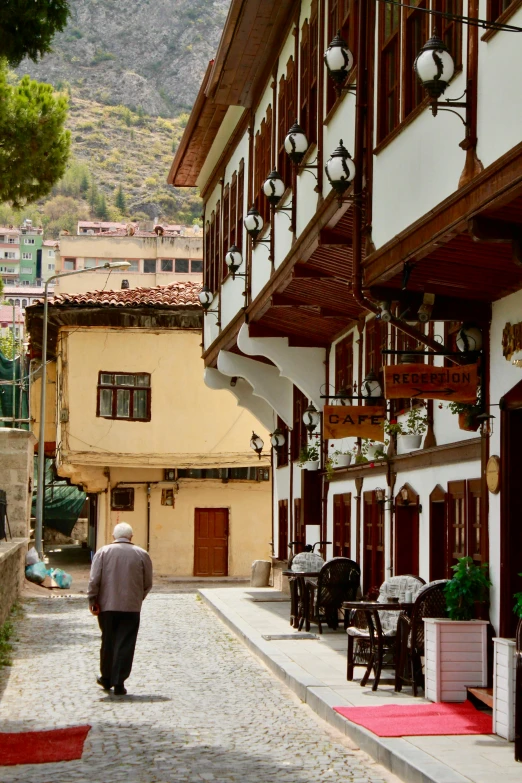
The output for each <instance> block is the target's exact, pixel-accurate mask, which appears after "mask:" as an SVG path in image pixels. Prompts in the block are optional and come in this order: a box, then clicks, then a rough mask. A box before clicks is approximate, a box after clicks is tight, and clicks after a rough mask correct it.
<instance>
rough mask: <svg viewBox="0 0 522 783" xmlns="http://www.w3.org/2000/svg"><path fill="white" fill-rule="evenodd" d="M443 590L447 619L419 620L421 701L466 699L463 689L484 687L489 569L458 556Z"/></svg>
mask: <svg viewBox="0 0 522 783" xmlns="http://www.w3.org/2000/svg"><path fill="white" fill-rule="evenodd" d="M453 572H454V575H453V578H452V579H450V580H449V581H448V583H447V584H446V586H445V589H444V593H445V597H446V612H447V615H448V618H449V619H443V618H440V619H439V618H433V617H427V618H424V626H425V631H424V635H425V643H424V649H425V676H426V686H425V695H426V698H428V699H431V701H435V702H438V701H465V700H466V698H467V691H466V689H467V688H469V687H485V686H486V685H487V679H488V675H487V628H488V625H489V621H488V620H476V619H473V618H474V617H476V616H477V614H483V608H482V607H484V606H485V605H487V602H488V595H489V588H490V587H491V582H490V580H489V577H488V566H487V564H485V563H482V564H481V565H476V564H475V563H474V562H473V559H472V558H471V557H461V558H460V559H459V561H458V563H457V565H455V566H453Z"/></svg>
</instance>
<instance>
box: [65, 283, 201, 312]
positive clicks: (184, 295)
mask: <svg viewBox="0 0 522 783" xmlns="http://www.w3.org/2000/svg"><path fill="white" fill-rule="evenodd" d="M200 290H201V283H195V282H189V281H187V282H180V281H176V282H175V283H171V284H170V285H159V286H155V287H154V288H127V289H124V290H122V291H92V292H90V293H86V294H58V295H57V296H54V297H53V298H52V299H51V300H50V304H52V305H53V306H55V307H56V306H60V307H63V306H65V307H71V306H73V307H200V304H199V299H198V294H199V292H200Z"/></svg>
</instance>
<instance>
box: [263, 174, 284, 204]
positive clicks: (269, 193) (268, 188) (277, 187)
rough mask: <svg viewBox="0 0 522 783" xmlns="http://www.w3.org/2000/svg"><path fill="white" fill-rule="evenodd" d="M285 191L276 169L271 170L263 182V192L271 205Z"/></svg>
mask: <svg viewBox="0 0 522 783" xmlns="http://www.w3.org/2000/svg"><path fill="white" fill-rule="evenodd" d="M284 192H285V183H284V182H283V180H282V179H281V177H280V176H279V173H278V172H277V171H275V170H274V171H271V172H270V174H269V175H268V177H267V178H266V180H265V181H264V183H263V193H264V194H265V196H266V197H267V199H268V200H269V202H270V204H272V206H275V205H276V204H277V203H278V202H279V201H280V200H281V197H282V195H283V193H284Z"/></svg>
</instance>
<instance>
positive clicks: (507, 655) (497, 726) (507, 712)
mask: <svg viewBox="0 0 522 783" xmlns="http://www.w3.org/2000/svg"><path fill="white" fill-rule="evenodd" d="M493 647H494V659H493V732H494V733H495V734H498V735H499V737H504V739H507V740H509V741H510V742H513V740H514V739H515V691H516V662H517V656H516V653H515V649H516V648H515V640H514V639H501V638H496V639H493Z"/></svg>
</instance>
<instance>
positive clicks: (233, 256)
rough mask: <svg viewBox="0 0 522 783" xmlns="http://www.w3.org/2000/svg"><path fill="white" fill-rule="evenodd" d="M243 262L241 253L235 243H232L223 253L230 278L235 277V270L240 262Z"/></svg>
mask: <svg viewBox="0 0 522 783" xmlns="http://www.w3.org/2000/svg"><path fill="white" fill-rule="evenodd" d="M242 263H243V256H242V255H241V251H240V249H239V248H238V247H236V245H232V247H230V248H229V250H228V253H226V255H225V264H226V265H227V267H228V269H229V271H230V274H231V275H232V280H234V278H235V277H236V273H237V270H238V269H239V268H240V266H241V264H242ZM244 276H245V275H238V277H244Z"/></svg>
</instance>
